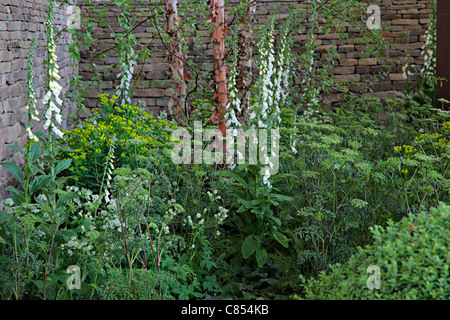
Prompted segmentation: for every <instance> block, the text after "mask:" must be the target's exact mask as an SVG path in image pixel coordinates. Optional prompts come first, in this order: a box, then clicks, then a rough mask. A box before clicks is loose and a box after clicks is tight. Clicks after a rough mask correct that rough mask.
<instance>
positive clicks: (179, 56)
mask: <svg viewBox="0 0 450 320" xmlns="http://www.w3.org/2000/svg"><path fill="white" fill-rule="evenodd" d="M164 2H165V9H166V25H165V26H164V29H165V31H166V33H167V34H168V35H169V37H170V42H169V44H168V48H169V51H170V52H169V62H170V65H169V68H170V70H171V72H172V80H173V83H174V87H175V93H174V95H173V96H172V97H171V98H170V101H169V109H170V108H172V107H173V106H175V120H176V122H177V124H178V125H185V121H186V113H185V111H186V110H185V105H186V93H187V82H188V81H189V79H190V78H191V76H190V75H189V73H188V72H187V71H186V69H185V67H184V61H185V55H184V53H183V49H182V39H181V35H180V17H179V16H178V9H177V0H165V1H164Z"/></svg>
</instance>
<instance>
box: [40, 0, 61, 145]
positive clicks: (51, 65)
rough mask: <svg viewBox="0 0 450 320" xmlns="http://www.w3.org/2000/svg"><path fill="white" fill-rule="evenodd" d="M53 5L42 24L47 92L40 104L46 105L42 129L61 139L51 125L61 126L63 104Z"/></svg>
mask: <svg viewBox="0 0 450 320" xmlns="http://www.w3.org/2000/svg"><path fill="white" fill-rule="evenodd" d="M54 6H55V3H54V1H52V2H51V3H50V10H49V18H48V20H47V21H45V22H44V24H45V25H46V26H47V52H48V70H47V71H48V91H47V94H46V95H45V97H44V99H43V101H42V103H43V104H44V105H47V112H46V113H45V119H46V121H45V124H44V129H45V130H48V129H50V130H51V131H53V133H54V134H56V135H58V137H60V138H62V137H63V133H62V131H61V130H59V129H58V128H57V127H56V126H55V124H54V123H53V118H54V119H55V121H56V122H57V123H58V124H59V125H61V122H62V116H61V114H60V112H61V110H60V109H59V107H58V106H62V104H63V102H62V100H61V99H60V98H59V95H60V93H61V90H62V87H61V86H60V85H59V84H58V81H59V80H60V79H61V77H60V76H59V74H58V69H59V66H58V65H57V64H56V61H57V60H58V57H57V56H56V54H55V50H56V44H55V39H54V35H53V17H52V16H53V10H54Z"/></svg>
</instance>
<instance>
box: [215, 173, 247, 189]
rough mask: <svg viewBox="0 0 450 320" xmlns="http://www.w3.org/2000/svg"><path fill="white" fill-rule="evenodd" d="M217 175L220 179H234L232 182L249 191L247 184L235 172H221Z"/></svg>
mask: <svg viewBox="0 0 450 320" xmlns="http://www.w3.org/2000/svg"><path fill="white" fill-rule="evenodd" d="M219 175H220V176H221V177H229V178H231V179H234V180H236V181H238V182H239V183H240V184H241V185H242V186H243V187H244V188H246V189H250V187H249V185H248V184H247V182H245V180H244V179H243V178H242V177H241V176H239V174H237V173H236V172H233V171H231V170H223V171H221V172H220V174H219Z"/></svg>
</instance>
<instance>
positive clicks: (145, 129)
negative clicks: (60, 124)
mask: <svg viewBox="0 0 450 320" xmlns="http://www.w3.org/2000/svg"><path fill="white" fill-rule="evenodd" d="M99 97H100V108H98V109H94V110H93V112H92V116H91V117H89V118H88V119H86V120H85V121H83V122H82V123H81V124H80V125H79V126H78V127H76V128H75V129H73V130H68V131H66V132H65V135H66V146H67V147H68V148H70V149H71V150H70V151H67V152H66V153H65V155H64V157H65V158H70V159H73V166H72V167H71V168H70V169H69V173H70V174H75V175H76V178H75V179H76V180H77V181H78V184H79V185H80V186H83V187H87V188H89V189H92V190H95V189H96V188H99V187H100V186H101V182H102V179H103V173H104V172H105V170H106V168H105V160H106V159H107V155H108V152H109V149H110V146H111V142H112V139H114V138H115V139H117V143H116V145H117V147H116V148H115V150H114V157H115V161H114V165H115V167H122V166H126V167H130V168H136V166H138V164H139V161H140V160H141V157H143V156H147V155H149V154H150V153H155V152H159V151H158V150H162V149H168V148H169V147H170V145H171V144H170V142H171V137H170V132H171V129H173V128H174V127H175V125H174V124H173V123H171V122H168V121H166V120H159V119H154V116H153V114H150V113H148V112H144V111H143V110H142V108H140V107H138V106H131V105H122V104H119V103H118V102H117V99H118V98H117V96H114V95H113V96H111V97H110V96H109V95H100V96H99Z"/></svg>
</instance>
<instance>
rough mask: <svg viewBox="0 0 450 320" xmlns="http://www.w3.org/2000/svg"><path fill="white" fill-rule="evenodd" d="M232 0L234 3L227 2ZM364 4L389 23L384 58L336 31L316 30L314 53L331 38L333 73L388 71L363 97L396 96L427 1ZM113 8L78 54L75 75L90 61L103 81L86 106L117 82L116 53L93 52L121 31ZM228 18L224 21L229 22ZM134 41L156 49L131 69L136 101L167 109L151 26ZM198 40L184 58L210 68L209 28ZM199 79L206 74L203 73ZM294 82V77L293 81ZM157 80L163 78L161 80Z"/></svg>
mask: <svg viewBox="0 0 450 320" xmlns="http://www.w3.org/2000/svg"><path fill="white" fill-rule="evenodd" d="M232 2H235V1H232ZM257 2H258V7H257V12H256V23H257V24H261V25H262V24H264V23H265V22H266V21H267V19H268V16H269V14H270V12H271V11H272V10H273V9H274V8H275V7H276V5H280V7H279V11H278V17H280V18H283V17H285V16H286V15H287V13H288V9H289V7H290V6H292V5H300V6H303V7H305V2H306V1H305V0H284V1H274V0H258V1H257ZM362 2H367V6H369V5H370V4H378V5H379V6H380V9H381V19H382V23H383V24H387V25H389V30H388V31H387V32H385V33H384V37H385V39H386V40H387V41H388V42H389V43H392V44H396V45H398V48H395V49H393V50H392V51H391V52H390V55H389V57H388V58H387V59H383V60H382V61H377V60H376V59H374V58H371V57H368V58H363V54H362V52H363V50H364V44H357V43H355V41H354V40H355V39H346V40H339V39H338V34H337V33H336V32H335V31H333V30H332V31H331V33H330V34H328V35H325V34H318V35H317V38H316V42H317V44H318V45H319V47H318V51H319V53H320V51H322V52H324V51H323V50H325V49H326V48H327V47H329V46H330V45H331V44H332V43H333V42H335V43H336V45H337V47H336V49H337V51H338V52H339V60H338V61H337V63H338V64H337V65H336V68H334V69H333V74H334V75H335V79H337V80H348V81H350V82H352V83H357V82H360V81H362V80H364V79H368V78H370V77H373V76H374V75H377V74H378V73H379V72H380V71H384V70H387V71H388V72H389V75H388V76H386V77H385V78H382V79H381V80H380V81H378V82H377V83H376V84H375V86H374V87H373V88H371V89H372V90H373V91H374V92H375V93H369V92H367V93H365V94H364V96H371V95H374V94H376V95H378V96H380V97H381V98H394V97H398V96H399V94H400V92H401V91H402V90H403V89H404V88H405V86H406V80H405V79H404V77H403V71H402V67H403V66H404V64H405V62H406V50H407V47H408V45H407V42H408V40H407V35H408V34H409V53H410V57H411V58H410V63H411V64H413V65H415V66H417V68H418V69H420V67H421V66H422V65H423V59H422V57H421V48H422V46H423V45H424V43H425V39H424V34H425V30H426V29H427V27H428V18H429V13H430V0H379V1H376V0H374V1H370V0H362ZM118 13H119V10H118V8H114V7H108V10H107V15H108V16H107V17H106V18H104V20H105V22H108V24H109V26H102V25H98V24H96V23H94V25H95V26H96V29H95V32H93V36H94V38H95V39H96V41H95V43H93V45H92V46H91V48H90V49H89V50H86V51H85V52H83V57H84V59H82V61H81V64H80V74H81V75H82V76H83V77H84V79H85V80H86V81H88V80H90V79H92V78H93V72H92V71H91V70H90V67H89V65H90V63H91V62H94V63H95V65H96V70H97V71H98V72H99V73H100V74H101V75H102V76H101V79H102V80H103V82H102V84H101V88H100V90H98V89H89V90H88V91H87V100H86V101H85V102H86V105H87V106H89V107H94V106H96V104H97V99H96V96H97V95H98V94H99V93H112V92H113V91H114V88H115V87H116V85H117V84H118V82H119V81H118V79H117V77H116V74H117V73H118V72H119V69H118V68H117V66H114V65H113V64H114V63H115V62H117V52H114V51H109V52H108V53H107V54H106V56H105V57H104V58H102V59H99V58H98V57H97V58H94V55H93V53H92V50H94V51H95V50H97V52H100V51H102V50H105V49H108V48H110V47H111V45H112V44H113V43H114V39H113V37H112V36H111V29H110V27H111V28H112V30H115V31H116V32H118V31H120V29H119V27H118V23H117V15H118ZM132 14H133V15H136V16H137V20H136V21H137V22H139V21H142V20H143V19H144V18H145V17H140V16H139V10H138V9H135V10H133V11H132ZM231 18H232V17H231V16H229V17H228V20H231ZM135 35H136V37H137V39H138V42H140V43H143V44H146V45H147V46H148V47H149V48H152V49H157V48H160V49H162V50H160V51H159V52H155V53H154V54H153V55H151V56H150V57H149V58H148V59H146V61H138V66H137V67H136V68H135V79H137V80H138V82H137V83H136V94H135V100H141V101H145V102H146V104H147V106H148V108H149V110H150V111H152V112H158V111H159V110H161V109H165V108H167V102H168V100H169V97H170V96H171V94H172V93H173V90H172V89H171V84H170V83H171V80H170V73H169V71H168V62H167V61H168V58H167V55H168V54H167V50H164V47H163V45H162V44H161V42H160V41H159V38H158V37H157V36H156V34H155V29H154V27H152V26H151V25H148V24H142V25H141V26H139V27H138V28H137V29H136V30H135ZM198 35H199V38H197V39H196V40H200V44H199V45H194V41H193V40H194V39H189V41H188V44H189V47H190V49H191V50H190V52H189V54H188V58H190V59H193V61H194V62H195V63H196V65H197V67H199V68H200V70H203V71H206V70H208V68H210V67H211V66H212V44H211V41H210V38H209V35H210V33H209V31H208V30H206V29H200V30H199V31H198ZM293 37H294V40H295V50H301V48H302V46H303V45H304V43H305V40H306V35H293ZM202 77H203V78H202V79H205V78H206V77H207V74H206V73H204V74H202ZM297 80H299V79H297ZM160 81H164V83H163V84H160V83H159V82H160ZM326 97H327V99H328V100H330V101H331V102H335V101H337V100H338V98H339V94H337V93H336V94H330V95H327V96H326Z"/></svg>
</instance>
